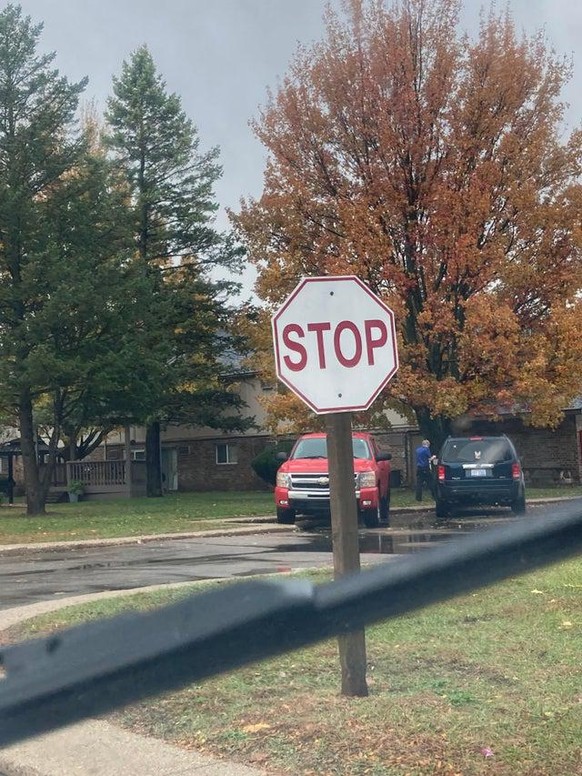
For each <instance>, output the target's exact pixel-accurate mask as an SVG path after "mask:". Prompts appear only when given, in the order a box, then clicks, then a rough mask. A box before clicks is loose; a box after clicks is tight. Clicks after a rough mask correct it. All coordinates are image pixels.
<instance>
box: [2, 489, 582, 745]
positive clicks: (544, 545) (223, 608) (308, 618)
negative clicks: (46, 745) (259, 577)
mask: <svg viewBox="0 0 582 776" xmlns="http://www.w3.org/2000/svg"><path fill="white" fill-rule="evenodd" d="M581 547H582V500H578V501H577V502H575V503H574V505H573V506H570V507H568V508H566V509H562V510H560V511H559V512H556V511H555V510H554V513H553V514H551V513H546V514H544V515H543V516H542V517H540V518H535V519H530V518H528V519H527V520H525V519H522V520H520V521H519V522H516V523H514V524H512V525H510V526H508V527H505V528H501V529H493V530H490V531H487V532H485V533H483V534H480V535H472V536H470V537H464V538H463V539H462V540H460V541H457V542H454V543H451V544H447V545H444V546H440V547H437V548H436V549H434V550H431V551H428V552H426V553H423V554H419V555H415V556H413V557H406V558H404V559H399V560H395V561H391V562H390V563H385V564H382V565H379V566H376V567H374V568H373V569H371V570H369V571H364V572H362V573H360V574H356V575H352V576H346V577H343V578H341V579H339V580H337V581H335V582H332V583H329V584H325V585H318V586H314V585H313V584H311V583H310V582H309V581H307V580H288V581H277V582H268V581H252V582H246V583H239V584H232V585H230V584H229V585H225V586H224V587H222V588H221V589H218V590H212V591H210V592H206V593H202V594H198V595H194V596H191V597H189V598H187V599H185V600H183V601H181V602H180V603H177V604H173V605H171V606H167V607H164V608H161V609H158V610H154V611H150V612H146V613H144V614H126V615H121V616H118V617H115V618H111V619H108V620H101V621H98V622H90V623H87V624H86V625H81V626H77V627H74V628H70V629H68V630H65V631H62V632H59V633H58V634H55V635H51V636H49V637H47V638H41V639H38V640H34V641H30V642H24V643H21V644H17V645H15V646H10V647H7V648H5V649H3V650H2V651H1V652H0V664H1V665H2V666H3V667H4V669H5V671H6V677H5V678H4V679H3V680H1V681H0V745H2V744H8V743H11V742H14V741H18V740H19V739H22V738H25V737H27V736H30V735H35V734H37V733H41V732H44V731H47V730H50V729H52V728H56V727H61V726H63V725H66V724H68V723H72V722H74V721H76V720H79V719H83V718H85V717H89V716H94V715H97V714H102V713H104V712H107V711H111V710H112V709H115V708H117V707H119V706H122V705H124V704H127V703H130V702H133V701H137V700H140V699H142V698H145V697H147V696H149V695H152V694H154V693H159V692H162V691H166V690H171V689H176V688H179V687H182V686H184V685H186V684H188V683H191V682H193V681H199V680H201V679H204V678H206V677H209V676H212V675H214V674H218V673H220V672H223V671H226V670H230V669H233V668H236V667H238V666H242V665H244V664H246V663H249V662H253V661H256V660H259V659H262V658H266V657H269V656H273V655H277V654H280V653H282V652H287V651H289V650H292V649H297V648H298V647H303V646H306V645H308V644H312V643H314V642H316V641H320V640H322V639H326V638H329V637H331V636H334V635H337V634H343V633H347V632H349V631H352V630H357V629H359V628H362V627H363V626H365V625H368V624H370V623H374V622H377V621H379V620H383V619H386V618H389V617H394V616H396V615H400V614H403V613H404V612H408V611H411V610H414V609H417V608H419V607H422V606H426V605H427V604H431V603H435V602H437V601H440V600H442V599H445V598H449V597H451V596H454V595H457V594H459V593H463V592H466V591H468V590H472V589H474V588H476V587H481V586H484V585H488V584H491V583H493V582H497V581H499V580H501V579H503V578H504V577H507V576H509V575H513V574H518V573H522V572H525V571H530V570H532V569H535V568H537V567H538V566H542V565H544V564H547V563H552V562H554V561H556V560H560V559H563V558H566V557H568V556H570V555H573V554H575V553H576V552H578V551H579V550H580V548H581Z"/></svg>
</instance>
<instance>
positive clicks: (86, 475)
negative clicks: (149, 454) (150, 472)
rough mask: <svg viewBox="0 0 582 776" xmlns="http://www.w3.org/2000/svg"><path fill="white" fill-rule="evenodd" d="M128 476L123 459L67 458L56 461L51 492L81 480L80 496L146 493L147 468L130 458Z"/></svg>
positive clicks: (123, 496) (63, 489)
mask: <svg viewBox="0 0 582 776" xmlns="http://www.w3.org/2000/svg"><path fill="white" fill-rule="evenodd" d="M129 469H130V477H129V478H128V477H127V467H126V463H125V461H69V462H68V463H64V464H57V465H56V467H55V473H54V477H53V482H52V485H51V488H50V492H51V493H52V494H58V493H67V492H68V484H69V483H70V482H72V481H73V480H78V481H79V482H82V483H83V499H107V498H137V497H140V496H145V495H146V468H145V462H143V461H132V462H131V465H130V467H129Z"/></svg>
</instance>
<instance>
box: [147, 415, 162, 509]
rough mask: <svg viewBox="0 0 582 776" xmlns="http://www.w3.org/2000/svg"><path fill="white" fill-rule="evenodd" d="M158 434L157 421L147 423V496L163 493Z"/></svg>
mask: <svg viewBox="0 0 582 776" xmlns="http://www.w3.org/2000/svg"><path fill="white" fill-rule="evenodd" d="M160 434H161V428H160V423H159V421H157V420H156V421H154V422H153V423H149V424H148V426H147V427H146V444H145V448H146V449H145V452H146V493H147V495H148V498H156V497H158V496H162V495H163V491H162V454H161V446H160Z"/></svg>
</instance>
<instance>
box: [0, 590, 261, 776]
mask: <svg viewBox="0 0 582 776" xmlns="http://www.w3.org/2000/svg"><path fill="white" fill-rule="evenodd" d="M191 584H192V583H191V582H183V583H179V584H178V585H156V586H155V587H149V588H137V589H133V590H120V591H115V592H111V591H107V592H104V593H90V594H87V595H82V596H75V597H74V598H65V599H61V600H59V601H40V602H38V603H34V604H29V605H28V606H23V607H18V608H14V609H8V610H5V611H0V635H1V632H2V631H4V630H6V629H7V628H10V627H12V626H13V625H17V624H18V623H21V622H24V621H25V620H28V619H30V618H32V617H37V616H38V615H40V614H45V613H47V612H51V611H56V610H58V609H62V608H63V607H65V606H71V605H73V604H80V603H84V602H87V601H95V600H98V599H100V598H113V597H117V596H127V595H132V594H135V593H139V592H143V591H144V590H155V589H157V588H160V587H164V588H167V587H180V586H183V585H191ZM181 774H195V775H196V776H266V772H265V771H262V770H258V769H255V768H248V767H247V766H245V765H241V764H239V763H234V762H228V761H225V760H218V759H216V758H212V757H209V756H207V755H201V754H198V753H196V752H193V751H190V750H186V749H180V748H178V747H176V746H171V745H170V744H166V743H164V742H163V741H159V740H157V739H155V738H148V737H146V736H142V735H139V734H137V733H131V732H128V731H125V730H122V729H120V728H118V727H115V726H114V725H111V724H110V723H109V722H106V721H104V720H95V719H89V720H85V721H83V722H79V723H77V724H75V725H70V726H69V727H66V728H62V729H60V730H56V731H53V732H51V733H47V734H45V735H42V736H38V737H36V738H32V739H28V740H26V741H22V742H20V743H18V744H14V745H12V746H9V747H5V748H3V749H0V776H121V775H123V776H179V775H181Z"/></svg>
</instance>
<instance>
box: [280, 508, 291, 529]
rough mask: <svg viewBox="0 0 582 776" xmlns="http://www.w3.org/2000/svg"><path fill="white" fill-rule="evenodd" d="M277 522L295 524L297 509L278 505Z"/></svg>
mask: <svg viewBox="0 0 582 776" xmlns="http://www.w3.org/2000/svg"><path fill="white" fill-rule="evenodd" d="M277 522H278V523H281V524H283V525H293V523H294V522H295V510H294V509H284V508H283V507H277Z"/></svg>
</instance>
